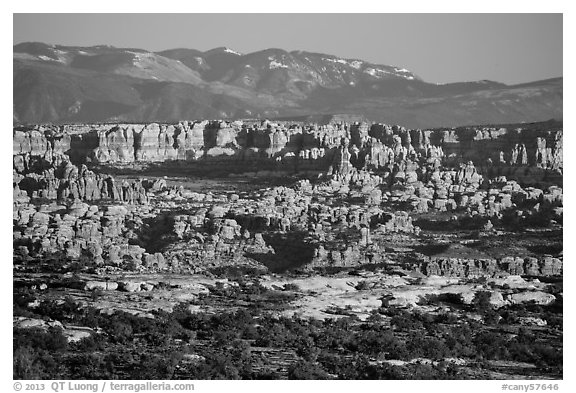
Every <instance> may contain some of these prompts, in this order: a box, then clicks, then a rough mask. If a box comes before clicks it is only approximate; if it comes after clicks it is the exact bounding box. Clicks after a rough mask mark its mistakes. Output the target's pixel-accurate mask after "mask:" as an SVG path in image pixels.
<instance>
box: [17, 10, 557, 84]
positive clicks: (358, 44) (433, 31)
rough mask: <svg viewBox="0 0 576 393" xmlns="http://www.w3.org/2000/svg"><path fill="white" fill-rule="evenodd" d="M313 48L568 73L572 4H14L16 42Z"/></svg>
mask: <svg viewBox="0 0 576 393" xmlns="http://www.w3.org/2000/svg"><path fill="white" fill-rule="evenodd" d="M25 41H40V42H46V43H51V44H61V45H79V46H90V45H98V44H107V45H113V46H116V47H132V48H143V49H148V50H153V51H158V50H163V49H171V48H194V49H199V50H208V49H211V48H215V47H219V46H227V47H229V48H232V49H234V50H236V51H239V52H243V53H248V52H253V51H257V50H261V49H266V48H282V49H286V50H288V51H291V50H307V51H314V52H322V53H328V54H333V55H336V56H341V57H345V58H358V59H362V60H366V61H369V62H373V63H379V64H388V65H395V66H401V67H405V68H408V69H409V70H410V71H412V72H414V73H416V74H417V75H419V76H420V77H422V78H423V79H424V80H426V81H428V82H436V83H445V82H457V81H471V80H480V79H490V80H495V81H499V82H504V83H521V82H528V81H533V80H538V79H545V78H552V77H557V76H562V14H14V38H13V42H14V44H17V43H20V42H25Z"/></svg>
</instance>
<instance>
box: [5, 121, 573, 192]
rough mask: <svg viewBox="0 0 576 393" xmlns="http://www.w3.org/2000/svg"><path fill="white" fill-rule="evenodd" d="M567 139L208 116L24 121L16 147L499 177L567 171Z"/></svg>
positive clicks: (499, 130) (554, 128)
mask: <svg viewBox="0 0 576 393" xmlns="http://www.w3.org/2000/svg"><path fill="white" fill-rule="evenodd" d="M562 142H563V133H562V127H561V125H559V124H557V123H554V124H548V123H536V124H531V125H524V126H512V127H506V128H504V127H465V128H456V129H436V130H419V129H416V130H414V129H406V128H403V127H398V126H393V127H392V126H388V125H382V124H372V125H369V124H366V123H354V124H347V123H338V124H330V125H324V126H318V125H313V126H304V125H299V124H282V123H269V122H261V123H254V122H253V123H242V122H225V121H202V122H179V123H175V124H157V123H151V124H115V125H85V126H76V125H67V126H59V127H56V126H53V127H35V128H19V129H17V130H15V131H14V157H15V165H16V167H17V168H22V167H23V166H26V165H30V160H40V161H42V160H44V161H48V162H51V161H52V160H54V159H55V157H56V156H58V155H61V154H63V153H66V154H67V155H68V156H70V158H71V160H72V161H73V162H74V163H76V164H80V163H94V164H104V165H106V164H133V163H162V162H178V161H183V162H184V161H186V162H194V163H195V165H198V166H201V165H203V164H208V166H209V167H214V165H216V167H220V169H223V170H227V171H230V172H242V171H250V170H253V167H255V166H258V165H261V164H265V166H266V167H267V168H269V169H271V170H274V169H283V170H291V171H297V170H318V171H327V170H328V169H329V167H330V165H335V166H337V167H338V166H342V165H344V164H345V162H349V163H350V165H351V166H353V167H355V168H357V169H360V168H363V167H365V168H368V169H371V170H376V171H384V170H386V168H390V169H391V171H392V172H393V176H395V177H402V178H403V179H405V181H406V182H407V183H412V182H414V181H416V180H419V179H421V178H422V177H423V174H422V173H419V170H420V169H421V167H422V165H421V163H422V160H425V161H428V162H433V161H442V163H443V164H444V165H452V166H458V165H459V164H460V163H463V162H468V161H471V162H474V165H475V169H470V170H472V171H476V172H478V173H481V174H485V175H489V176H490V177H494V176H507V177H509V178H512V179H520V180H529V179H530V178H538V177H544V176H546V175H548V176H550V174H552V173H558V174H561V173H562V169H563V147H562ZM343 148H344V149H345V152H344V153H343V150H342V149H343ZM342 154H344V155H345V156H346V157H345V159H343V158H342ZM418 160H420V165H419V164H418V163H416V161H418ZM254 164H255V165H254ZM460 176H464V177H470V176H473V174H472V173H467V174H462V175H460Z"/></svg>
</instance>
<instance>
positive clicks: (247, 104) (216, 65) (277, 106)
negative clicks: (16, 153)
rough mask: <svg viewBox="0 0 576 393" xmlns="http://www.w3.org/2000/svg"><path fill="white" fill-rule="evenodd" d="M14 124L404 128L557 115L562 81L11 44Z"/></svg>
mask: <svg viewBox="0 0 576 393" xmlns="http://www.w3.org/2000/svg"><path fill="white" fill-rule="evenodd" d="M13 51H14V75H13V80H14V122H16V123H39V122H56V123H58V122H104V121H119V120H122V121H146V122H148V121H174V120H181V119H195V118H229V119H235V118H262V117H288V118H290V117H297V116H311V115H312V116H313V115H319V116H321V117H322V115H329V114H331V113H348V114H351V115H358V116H362V117H365V118H368V119H370V120H375V121H382V122H386V123H396V124H403V125H406V126H409V127H436V126H445V125H446V126H452V125H466V124H480V123H490V122H519V121H538V120H547V119H550V118H557V119H560V118H562V102H563V101H562V94H563V91H562V78H556V79H552V80H546V81H538V82H533V83H528V84H522V85H517V86H507V85H504V84H502V83H497V82H491V81H478V82H462V83H451V84H444V85H436V84H431V83H426V82H425V81H423V80H421V79H420V78H419V77H418V76H416V75H415V74H413V73H412V72H410V71H408V70H406V69H403V68H400V67H395V66H388V65H378V64H372V63H369V62H365V61H362V60H359V59H342V58H338V57H336V56H331V55H326V54H321V53H311V52H303V51H293V52H287V51H284V50H282V49H266V50H262V51H258V52H254V53H249V54H241V53H238V52H236V51H234V50H231V49H229V48H215V49H212V50H209V51H206V52H202V51H198V50H194V49H172V50H166V51H162V52H156V53H153V52H148V51H145V50H142V49H136V48H128V49H126V48H114V47H110V46H95V47H86V48H84V47H65V46H58V45H56V46H54V45H47V44H42V43H23V44H19V45H15V46H14V48H13Z"/></svg>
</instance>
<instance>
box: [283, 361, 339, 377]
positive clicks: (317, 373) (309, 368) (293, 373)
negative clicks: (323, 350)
mask: <svg viewBox="0 0 576 393" xmlns="http://www.w3.org/2000/svg"><path fill="white" fill-rule="evenodd" d="M328 378H329V375H328V374H327V373H326V371H324V370H323V369H322V367H321V366H320V365H318V364H317V363H312V362H308V361H303V362H298V363H296V364H292V365H291V366H290V367H289V368H288V379H298V380H305V379H328Z"/></svg>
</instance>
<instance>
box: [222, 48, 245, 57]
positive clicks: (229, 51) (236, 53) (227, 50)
mask: <svg viewBox="0 0 576 393" xmlns="http://www.w3.org/2000/svg"><path fill="white" fill-rule="evenodd" d="M224 52H226V53H232V54H233V55H237V56H242V53H240V52H236V51H235V50H232V49H230V48H224Z"/></svg>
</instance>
